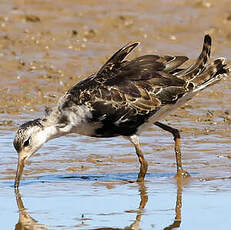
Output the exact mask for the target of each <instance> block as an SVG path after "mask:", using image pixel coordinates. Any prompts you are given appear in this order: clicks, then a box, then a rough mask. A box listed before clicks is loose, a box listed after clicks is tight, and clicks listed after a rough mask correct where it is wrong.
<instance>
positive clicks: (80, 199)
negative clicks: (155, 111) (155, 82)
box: [0, 0, 231, 230]
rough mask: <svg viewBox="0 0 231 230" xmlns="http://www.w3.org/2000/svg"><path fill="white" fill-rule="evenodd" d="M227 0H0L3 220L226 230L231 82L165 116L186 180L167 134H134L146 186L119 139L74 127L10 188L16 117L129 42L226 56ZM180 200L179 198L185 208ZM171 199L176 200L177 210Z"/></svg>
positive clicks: (12, 224)
mask: <svg viewBox="0 0 231 230" xmlns="http://www.w3.org/2000/svg"><path fill="white" fill-rule="evenodd" d="M229 5H230V3H229V1H228V0H222V1H219V3H217V1H212V0H211V1H175V0H173V1H172V0H171V1H170V0H166V1H144V2H142V1H138V0H137V1H136V0H132V1H123V0H118V1H105V0H100V1H74V0H69V1H61V0H57V1H55V3H54V2H53V1H45V0H44V1H41V0H38V1H32V0H28V1H27V0H19V1H6V0H3V1H1V2H0V67H1V68H0V75H1V81H0V93H1V96H0V146H1V151H0V157H1V161H0V188H1V189H0V203H1V207H2V208H1V210H0V226H1V229H6V230H7V229H14V228H16V229H23V226H24V227H25V225H28V224H29V227H28V226H27V228H28V229H31V226H34V227H35V229H124V228H125V227H127V228H126V229H129V228H130V229H132V227H133V229H139V228H140V229H145V230H147V229H164V228H165V229H172V228H173V227H174V226H175V227H177V226H178V225H179V226H178V227H179V229H187V230H188V229H195V226H196V229H229V226H230V225H231V221H230V220H229V219H230V218H229V209H230V206H231V199H230V198H231V195H230V187H231V180H230V179H231V174H230V171H231V153H230V146H231V138H230V137H231V133H230V125H231V104H230V101H231V93H230V89H231V81H230V79H228V78H227V79H226V80H224V81H221V82H219V83H218V84H216V85H214V86H212V87H211V88H209V89H206V90H205V91H203V92H201V93H200V95H198V96H197V97H195V98H194V99H193V100H192V101H190V102H189V103H188V104H186V105H185V106H183V107H182V108H180V109H178V110H177V112H175V113H174V114H170V115H169V116H168V117H167V118H166V119H165V120H164V121H163V122H165V123H167V124H169V125H171V126H174V127H176V128H179V129H180V131H181V136H182V153H183V164H184V167H185V169H186V170H187V171H188V172H189V173H190V174H191V178H190V179H188V180H187V181H183V182H182V181H180V182H179V181H178V183H177V180H176V179H175V178H174V175H175V171H176V169H175V168H176V166H175V157H174V149H173V147H174V146H173V140H172V137H171V136H170V135H169V134H168V133H165V132H163V131H161V130H159V129H158V128H157V127H152V128H150V129H149V130H147V131H146V132H144V133H143V136H142V137H141V142H142V149H143V151H144V153H145V157H146V159H147V160H148V162H149V170H148V172H149V174H148V176H147V179H146V181H145V183H144V185H138V184H137V183H128V182H127V181H128V180H134V179H135V178H136V176H137V172H138V169H139V165H138V162H137V157H136V154H135V153H134V149H133V147H132V146H131V145H130V144H129V143H128V142H127V141H126V140H124V139H122V138H114V139H95V138H89V137H84V136H78V135H69V136H68V137H63V138H60V139H56V140H52V141H50V142H49V143H47V144H46V145H45V146H44V147H43V148H42V149H41V150H40V151H39V152H38V153H36V154H35V155H34V156H33V157H32V158H31V159H30V164H28V165H26V167H25V171H24V176H23V179H24V180H23V181H22V184H21V187H20V191H19V192H16V194H15V192H14V189H13V187H12V186H13V180H14V176H15V170H16V164H17V154H16V152H15V150H14V149H13V146H12V140H13V138H14V134H15V130H16V129H17V126H18V125H19V124H21V123H23V122H25V121H27V120H30V119H35V118H37V117H41V116H43V111H44V110H45V107H46V106H48V107H51V106H53V105H54V104H55V103H56V102H57V100H58V98H59V97H60V96H61V95H62V94H63V93H64V92H65V91H66V90H67V89H69V88H70V87H71V86H73V85H74V84H75V83H76V82H78V81H79V80H81V79H83V78H84V77H86V76H88V75H89V74H91V73H93V72H95V71H97V70H98V69H99V68H100V66H101V65H102V64H103V63H104V62H105V61H106V60H107V58H108V57H110V55H112V54H113V52H115V51H116V50H117V49H119V48H120V47H122V46H123V45H124V44H126V43H128V42H130V41H140V42H141V44H140V46H139V48H138V49H137V50H136V51H135V52H134V54H132V55H131V57H135V56H138V55H142V54H153V53H158V54H162V55H186V56H188V57H190V58H191V59H192V61H193V60H195V58H197V56H198V54H199V53H200V50H201V46H202V42H203V36H204V34H206V33H209V34H210V35H211V36H212V38H213V47H212V56H213V57H218V56H224V57H226V58H227V59H228V60H229V63H230V60H231V55H230V54H231V10H230V9H229ZM181 206H182V207H181ZM176 207H177V208H176Z"/></svg>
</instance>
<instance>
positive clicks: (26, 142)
mask: <svg viewBox="0 0 231 230" xmlns="http://www.w3.org/2000/svg"><path fill="white" fill-rule="evenodd" d="M29 144H30V138H29V139H27V140H26V141H25V142H24V143H23V147H26V146H28V145H29Z"/></svg>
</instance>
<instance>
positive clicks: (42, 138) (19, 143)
mask: <svg viewBox="0 0 231 230" xmlns="http://www.w3.org/2000/svg"><path fill="white" fill-rule="evenodd" d="M46 141H47V137H46V133H45V132H44V126H43V125H42V123H41V119H36V120H33V121H29V122H26V123H24V124H22V125H21V126H20V127H19V129H18V130H17V132H16V135H15V138H14V148H15V149H16V151H17V152H18V167H17V172H16V178H15V184H14V186H15V188H17V187H18V185H19V182H20V178H21V175H22V172H23V168H24V164H25V163H26V161H27V159H28V158H29V157H30V156H31V155H32V154H33V153H35V152H36V151H37V150H38V149H40V147H41V146H42V145H43V144H44V143H45V142H46Z"/></svg>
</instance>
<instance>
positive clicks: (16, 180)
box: [14, 154, 26, 188]
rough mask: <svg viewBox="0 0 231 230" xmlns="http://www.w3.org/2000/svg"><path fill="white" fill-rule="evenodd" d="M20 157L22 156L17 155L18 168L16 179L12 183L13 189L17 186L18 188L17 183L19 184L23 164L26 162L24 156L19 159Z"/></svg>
mask: <svg viewBox="0 0 231 230" xmlns="http://www.w3.org/2000/svg"><path fill="white" fill-rule="evenodd" d="M21 156H23V154H19V156H18V167H17V172H16V177H15V182H14V187H15V188H18V186H19V182H20V178H21V176H22V172H23V168H24V164H25V162H26V157H24V156H23V157H21Z"/></svg>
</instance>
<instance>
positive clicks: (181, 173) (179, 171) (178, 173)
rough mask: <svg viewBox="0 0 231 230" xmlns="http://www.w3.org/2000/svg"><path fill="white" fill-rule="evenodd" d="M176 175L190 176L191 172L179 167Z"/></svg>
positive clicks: (180, 176) (179, 176)
mask: <svg viewBox="0 0 231 230" xmlns="http://www.w3.org/2000/svg"><path fill="white" fill-rule="evenodd" d="M175 177H176V178H189V177H190V174H189V173H188V172H187V171H185V170H183V169H179V170H177V174H176V176H175Z"/></svg>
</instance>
